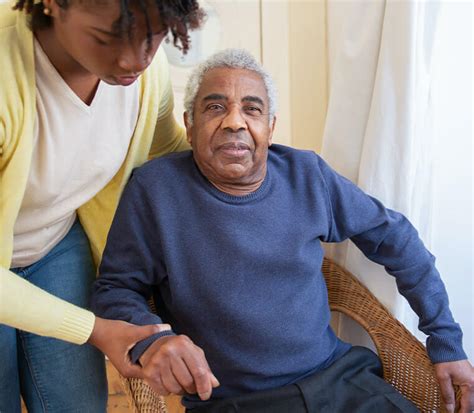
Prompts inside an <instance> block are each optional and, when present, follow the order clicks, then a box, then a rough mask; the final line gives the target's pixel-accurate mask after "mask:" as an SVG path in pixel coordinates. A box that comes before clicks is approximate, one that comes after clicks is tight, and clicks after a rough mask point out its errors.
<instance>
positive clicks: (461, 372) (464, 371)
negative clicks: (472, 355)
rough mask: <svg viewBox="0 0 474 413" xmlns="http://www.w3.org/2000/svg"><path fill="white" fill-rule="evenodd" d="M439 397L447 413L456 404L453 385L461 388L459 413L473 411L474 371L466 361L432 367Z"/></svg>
mask: <svg viewBox="0 0 474 413" xmlns="http://www.w3.org/2000/svg"><path fill="white" fill-rule="evenodd" d="M434 367H435V372H436V377H437V378H438V382H439V385H440V389H441V396H442V398H443V401H444V403H445V405H446V410H447V411H448V412H449V413H453V412H454V407H455V404H456V400H455V394H454V388H453V384H455V385H457V386H459V387H460V388H461V406H460V407H461V408H460V410H459V412H460V413H471V412H472V411H474V369H473V367H472V366H471V364H470V363H469V362H468V361H467V360H461V361H451V362H448V363H437V364H435V365H434Z"/></svg>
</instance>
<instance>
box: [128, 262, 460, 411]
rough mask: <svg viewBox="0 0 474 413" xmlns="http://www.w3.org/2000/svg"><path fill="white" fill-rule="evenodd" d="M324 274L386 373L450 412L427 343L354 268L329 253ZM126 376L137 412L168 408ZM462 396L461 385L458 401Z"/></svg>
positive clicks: (432, 406) (427, 407)
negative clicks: (351, 270) (352, 271)
mask: <svg viewBox="0 0 474 413" xmlns="http://www.w3.org/2000/svg"><path fill="white" fill-rule="evenodd" d="M323 274H324V277H325V279H326V284H327V287H328V295H329V305H330V307H331V310H333V311H338V312H341V313H343V314H346V315H347V316H349V317H351V318H352V319H354V320H355V321H356V322H358V323H359V324H360V325H362V327H363V328H364V329H365V330H366V331H367V332H368V333H369V335H370V336H371V338H372V340H373V341H374V343H375V346H376V348H377V351H378V353H379V357H380V359H381V360H382V365H383V373H384V379H385V380H386V381H388V382H389V383H391V384H392V385H393V386H394V387H395V388H396V389H397V390H398V391H400V393H402V394H403V395H404V396H405V397H406V398H408V399H409V400H411V401H412V402H413V403H415V405H416V406H417V407H418V408H419V409H420V411H421V412H423V413H433V412H441V413H444V412H445V410H444V408H443V406H442V404H441V399H440V392H439V387H438V384H437V381H436V379H435V376H434V370H433V366H432V364H431V361H430V359H429V358H428V355H427V353H426V350H425V348H424V346H423V345H422V344H421V343H420V342H419V341H418V340H417V339H416V338H415V337H414V336H413V335H412V334H411V333H410V332H409V331H408V330H407V329H406V328H405V327H404V326H403V325H402V324H401V323H399V322H398V321H397V320H396V319H395V318H394V317H393V316H392V315H391V314H390V313H389V312H388V310H387V309H386V308H385V307H384V306H383V305H382V304H381V303H380V302H379V301H378V300H377V299H376V298H375V296H374V295H373V294H372V293H370V291H369V290H368V289H367V288H366V287H364V286H363V285H362V284H361V283H360V282H359V281H358V280H357V279H356V278H355V277H354V276H353V275H352V274H350V273H349V272H348V271H345V270H344V269H343V268H342V267H340V266H339V265H337V264H335V263H334V262H332V261H331V260H329V259H326V258H325V259H324V263H323ZM153 307H154V306H153ZM123 381H124V387H125V389H126V391H127V394H128V395H129V398H130V401H131V405H132V406H133V409H134V410H133V411H134V412H137V413H167V409H166V404H165V401H164V399H163V398H162V397H160V396H158V395H157V394H156V393H154V392H153V390H151V388H150V387H149V386H148V385H147V384H145V383H144V382H143V381H142V380H139V379H123ZM459 396H460V394H459V391H458V392H457V400H458V401H459ZM456 411H457V409H456ZM322 413H330V412H322Z"/></svg>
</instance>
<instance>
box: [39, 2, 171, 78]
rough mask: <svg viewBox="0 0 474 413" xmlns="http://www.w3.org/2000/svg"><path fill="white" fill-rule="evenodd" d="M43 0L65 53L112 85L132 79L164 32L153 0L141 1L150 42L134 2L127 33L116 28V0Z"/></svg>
mask: <svg viewBox="0 0 474 413" xmlns="http://www.w3.org/2000/svg"><path fill="white" fill-rule="evenodd" d="M43 3H44V5H45V7H48V8H49V9H50V10H51V17H52V20H53V27H52V30H53V31H54V35H55V37H56V39H57V41H58V42H59V43H60V45H61V46H62V47H63V49H64V51H65V52H66V53H67V54H68V55H69V56H68V57H70V58H72V59H73V60H74V61H75V62H77V63H78V64H79V65H80V66H82V68H83V69H85V71H86V72H89V73H91V74H93V75H96V76H97V77H98V78H100V79H101V80H103V81H104V82H106V83H109V84H112V85H123V86H127V85H129V84H131V83H133V82H134V81H135V80H136V79H137V77H138V76H139V75H140V74H141V73H142V72H143V71H144V70H145V69H146V68H147V66H148V65H149V64H150V63H151V61H152V59H153V56H154V55H155V53H156V51H157V50H158V47H159V46H160V44H161V42H162V41H163V39H164V37H165V36H166V29H165V27H164V26H163V24H162V22H161V19H160V13H159V10H158V7H156V5H155V4H154V2H147V1H145V2H144V3H145V4H149V5H148V7H147V14H148V20H149V24H150V30H151V33H152V37H151V43H149V42H148V41H147V22H146V17H145V15H144V13H143V11H142V9H140V8H139V7H137V6H132V7H131V9H130V11H131V13H132V15H133V22H134V23H133V26H132V28H131V31H130V35H128V33H127V31H126V32H125V33H123V34H121V33H119V32H118V31H117V29H116V26H117V24H116V22H117V21H118V20H119V18H120V3H119V1H118V0H102V1H99V0H82V1H78V0H72V1H70V4H69V6H68V7H67V8H66V9H63V8H61V7H59V6H58V5H57V3H56V1H54V0H44V1H43ZM133 3H135V4H136V2H133Z"/></svg>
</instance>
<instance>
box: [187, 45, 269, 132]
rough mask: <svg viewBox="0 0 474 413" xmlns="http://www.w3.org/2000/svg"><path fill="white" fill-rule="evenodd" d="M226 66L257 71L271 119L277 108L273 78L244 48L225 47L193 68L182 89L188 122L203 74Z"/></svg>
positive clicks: (191, 115) (191, 121)
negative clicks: (265, 92) (265, 95)
mask: <svg viewBox="0 0 474 413" xmlns="http://www.w3.org/2000/svg"><path fill="white" fill-rule="evenodd" d="M220 67H228V68H231V69H246V70H250V71H252V72H255V73H258V74H259V75H260V76H261V78H262V80H263V83H264V85H265V89H266V91H267V95H268V118H269V122H270V123H271V122H272V121H273V117H274V116H275V112H276V109H277V92H276V88H275V85H274V83H273V80H272V78H271V76H270V75H269V73H268V72H267V71H266V70H265V69H264V68H263V67H262V65H261V64H260V63H259V62H258V61H257V60H256V59H255V58H254V57H253V56H252V55H251V54H250V53H249V52H248V51H247V50H244V49H226V50H222V51H220V52H217V53H215V54H213V55H212V56H211V57H209V58H208V59H206V60H205V61H204V62H202V63H201V64H200V65H199V66H198V67H197V68H196V69H194V70H193V72H192V73H191V76H190V77H189V79H188V82H187V84H186V89H185V91H184V110H185V111H186V112H187V113H188V121H189V124H190V125H192V124H193V120H194V119H193V118H194V116H193V115H194V105H195V103H196V96H197V94H198V92H199V88H200V87H201V83H202V79H203V78H204V75H205V74H206V73H207V72H209V71H210V70H212V69H216V68H220Z"/></svg>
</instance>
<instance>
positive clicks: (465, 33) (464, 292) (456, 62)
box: [432, 2, 474, 362]
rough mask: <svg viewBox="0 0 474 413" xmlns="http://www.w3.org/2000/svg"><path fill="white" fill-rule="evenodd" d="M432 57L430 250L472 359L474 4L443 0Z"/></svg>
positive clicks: (473, 328)
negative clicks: (433, 60) (434, 111)
mask: <svg viewBox="0 0 474 413" xmlns="http://www.w3.org/2000/svg"><path fill="white" fill-rule="evenodd" d="M439 24H440V26H439V31H438V38H437V44H436V49H435V50H436V53H437V54H436V56H435V70H436V74H435V83H434V85H433V86H434V91H435V94H434V98H435V110H436V115H435V118H436V126H435V130H436V144H435V164H434V170H435V177H434V178H435V179H434V181H435V200H434V215H433V230H434V232H433V240H432V241H433V242H432V249H433V253H434V255H435V256H436V257H437V265H438V268H439V270H440V272H441V275H442V277H443V280H444V282H445V284H446V287H447V290H448V293H449V296H450V303H451V309H452V311H453V314H454V316H455V318H456V320H457V321H458V322H459V323H460V324H461V326H462V328H463V330H464V347H465V349H466V351H467V353H468V357H469V358H470V360H471V362H472V361H474V305H473V301H474V298H473V297H474V266H473V257H474V251H473V224H474V220H473V143H472V138H473V137H472V4H471V3H470V2H443V4H442V8H441V15H440V21H439Z"/></svg>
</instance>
